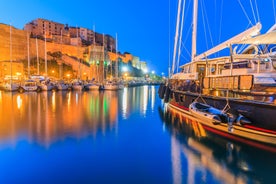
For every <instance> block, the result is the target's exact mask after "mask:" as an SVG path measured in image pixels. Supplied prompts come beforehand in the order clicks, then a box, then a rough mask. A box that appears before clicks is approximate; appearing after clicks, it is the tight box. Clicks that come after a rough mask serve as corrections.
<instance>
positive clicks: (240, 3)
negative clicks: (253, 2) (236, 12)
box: [238, 0, 253, 26]
mask: <svg viewBox="0 0 276 184" xmlns="http://www.w3.org/2000/svg"><path fill="white" fill-rule="evenodd" d="M238 2H239V4H240V6H241V8H242V11H243V13H244V15H245V16H246V18H247V20H248V22H249V23H250V24H251V25H252V26H253V24H252V22H251V20H250V19H249V17H248V15H247V13H246V11H245V9H244V7H243V5H242V4H241V1H240V0H238Z"/></svg>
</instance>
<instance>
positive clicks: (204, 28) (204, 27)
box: [201, 1, 209, 49]
mask: <svg viewBox="0 0 276 184" xmlns="http://www.w3.org/2000/svg"><path fill="white" fill-rule="evenodd" d="M201 6H202V7H203V5H202V1H201ZM201 15H202V22H203V30H204V36H205V45H206V48H207V49H208V48H209V47H208V41H207V33H206V25H205V19H204V12H203V8H201Z"/></svg>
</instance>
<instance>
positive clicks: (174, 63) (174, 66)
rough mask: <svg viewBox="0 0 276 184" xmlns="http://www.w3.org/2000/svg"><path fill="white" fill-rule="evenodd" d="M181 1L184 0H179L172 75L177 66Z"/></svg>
mask: <svg viewBox="0 0 276 184" xmlns="http://www.w3.org/2000/svg"><path fill="white" fill-rule="evenodd" d="M181 3H182V0H178V9H177V10H178V11H177V20H176V29H175V37H174V48H173V61H172V70H171V73H170V75H173V73H174V70H175V68H176V51H177V45H178V44H180V43H179V36H178V35H179V22H180V14H181Z"/></svg>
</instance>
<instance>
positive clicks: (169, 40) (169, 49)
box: [116, 0, 171, 76]
mask: <svg viewBox="0 0 276 184" xmlns="http://www.w3.org/2000/svg"><path fill="white" fill-rule="evenodd" d="M168 23H169V30H168V31H169V35H168V37H169V39H168V42H169V43H168V44H169V48H168V52H169V53H168V57H169V58H168V60H169V61H168V62H169V63H168V64H169V67H168V76H170V68H171V38H170V35H171V26H170V25H171V0H169V22H168ZM116 52H117V51H116Z"/></svg>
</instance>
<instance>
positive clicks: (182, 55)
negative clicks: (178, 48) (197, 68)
mask: <svg viewBox="0 0 276 184" xmlns="http://www.w3.org/2000/svg"><path fill="white" fill-rule="evenodd" d="M180 56H181V57H182V58H183V59H184V60H185V61H188V59H187V57H185V56H184V54H182V53H181V55H180ZM189 58H190V57H189Z"/></svg>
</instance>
